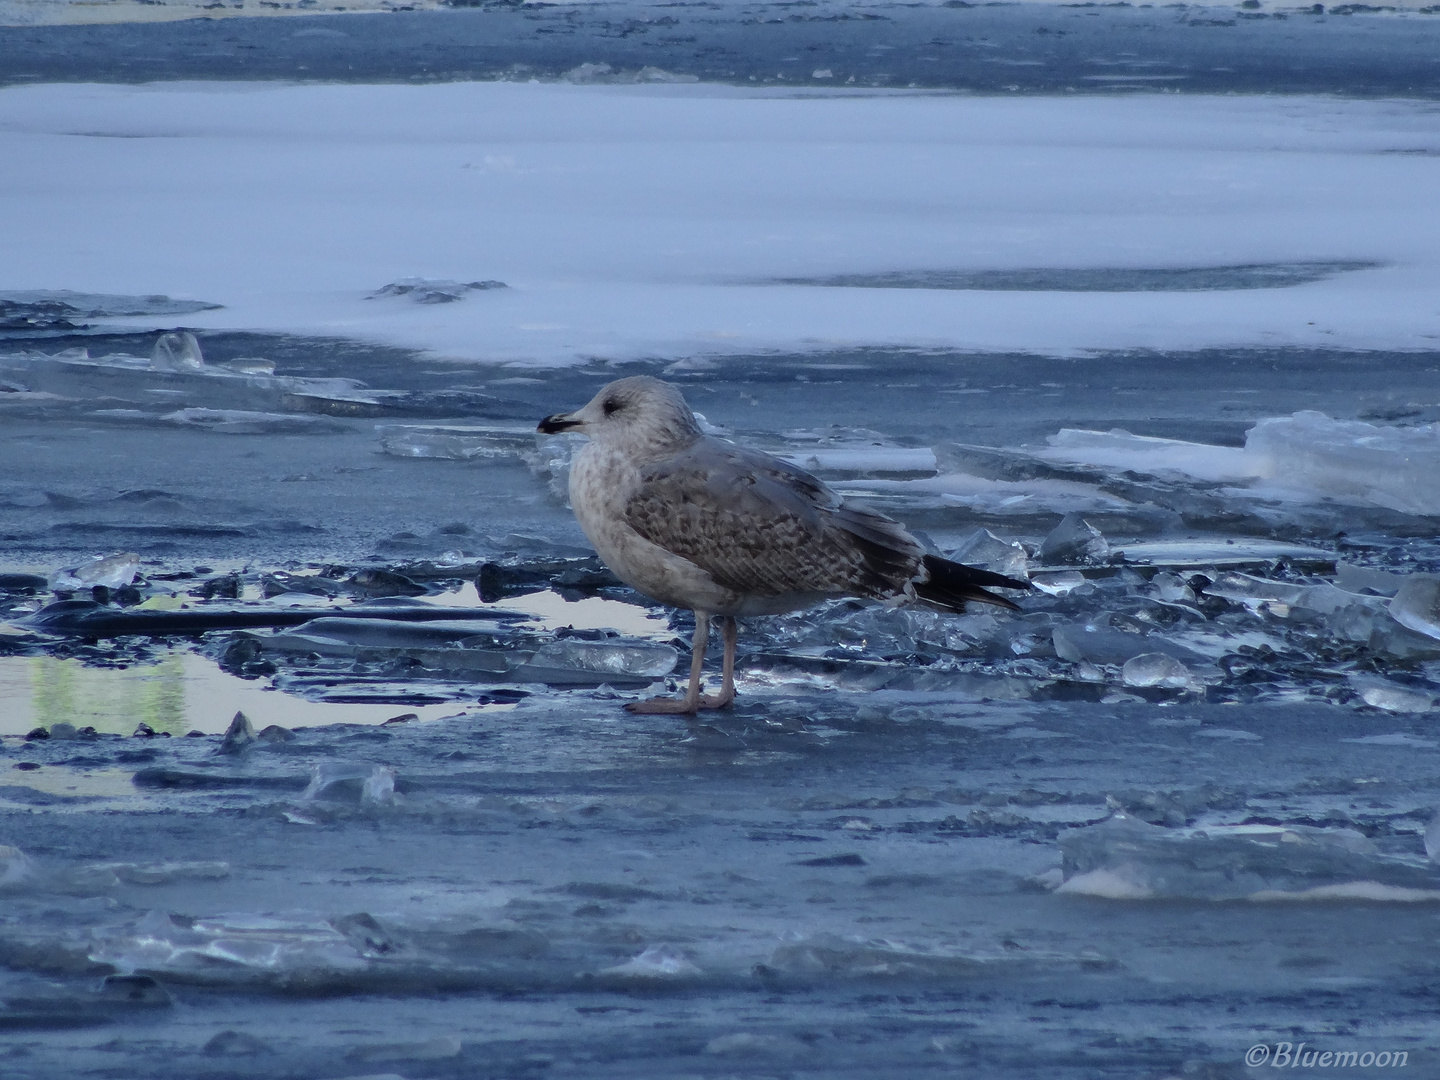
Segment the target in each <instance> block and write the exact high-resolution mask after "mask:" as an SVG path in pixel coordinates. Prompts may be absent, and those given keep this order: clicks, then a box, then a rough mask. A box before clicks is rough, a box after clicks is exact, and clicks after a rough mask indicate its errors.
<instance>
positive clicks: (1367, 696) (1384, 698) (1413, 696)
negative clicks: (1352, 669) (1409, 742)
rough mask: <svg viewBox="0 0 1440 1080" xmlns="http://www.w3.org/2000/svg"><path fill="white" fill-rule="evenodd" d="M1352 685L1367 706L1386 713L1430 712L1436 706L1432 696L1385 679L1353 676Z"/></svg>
mask: <svg viewBox="0 0 1440 1080" xmlns="http://www.w3.org/2000/svg"><path fill="white" fill-rule="evenodd" d="M1350 685H1351V686H1353V687H1355V689H1356V690H1357V691H1358V692H1359V694H1360V700H1361V701H1363V702H1365V704H1366V705H1369V706H1371V707H1373V708H1376V709H1383V710H1385V711H1386V712H1399V713H1413V712H1429V711H1430V709H1431V707H1432V706H1433V705H1434V704H1435V698H1434V696H1433V695H1432V694H1428V693H1426V692H1425V691H1424V690H1420V689H1418V688H1416V687H1413V686H1401V685H1400V684H1399V683H1393V682H1389V681H1388V680H1385V679H1376V678H1371V677H1366V676H1351V678H1350Z"/></svg>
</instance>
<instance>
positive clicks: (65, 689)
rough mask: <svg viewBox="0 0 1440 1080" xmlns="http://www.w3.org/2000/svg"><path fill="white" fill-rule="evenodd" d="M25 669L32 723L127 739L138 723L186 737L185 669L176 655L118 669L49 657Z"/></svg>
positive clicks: (35, 660)
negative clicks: (63, 725)
mask: <svg viewBox="0 0 1440 1080" xmlns="http://www.w3.org/2000/svg"><path fill="white" fill-rule="evenodd" d="M29 666H30V683H31V688H32V689H31V695H30V697H31V700H32V702H33V703H34V723H36V724H40V725H43V726H45V727H49V726H50V725H52V724H56V723H59V722H61V721H64V722H65V723H69V724H74V725H75V726H76V727H77V728H84V727H93V728H94V729H95V730H96V731H100V732H106V733H109V734H113V735H129V734H130V733H131V732H132V731H134V730H135V726H136V725H137V724H139V723H140V722H142V721H143V722H145V723H147V724H149V725H150V726H151V727H152V728H154V729H155V730H156V731H168V732H170V734H172V735H183V734H185V731H186V727H187V725H186V723H185V667H184V664H183V663H182V661H181V658H180V657H179V656H178V655H175V654H173V653H172V654H171V655H169V656H166V657H164V658H163V659H161V660H160V661H159V663H156V664H146V665H144V666H143V667H130V668H123V669H117V668H94V667H86V666H85V665H83V664H82V663H80V661H78V660H61V659H57V658H56V657H53V656H40V657H36V658H34V659H32V660H31V661H30V665H29Z"/></svg>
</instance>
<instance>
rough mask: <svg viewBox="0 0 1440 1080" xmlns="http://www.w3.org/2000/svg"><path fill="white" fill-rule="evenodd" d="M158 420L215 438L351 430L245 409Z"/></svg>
mask: <svg viewBox="0 0 1440 1080" xmlns="http://www.w3.org/2000/svg"><path fill="white" fill-rule="evenodd" d="M110 411H111V412H114V411H115V410H110ZM160 419H161V420H164V421H166V422H167V423H171V424H180V425H182V426H184V427H198V428H203V429H204V430H206V431H213V432H214V433H216V434H217V435H329V434H332V433H335V432H341V431H349V430H350V428H349V426H348V425H346V424H345V423H344V422H343V421H340V420H335V419H333V418H331V417H328V416H314V415H311V414H308V413H307V414H302V415H296V414H294V413H272V412H253V411H250V410H247V409H204V408H199V407H196V408H189V409H176V410H175V411H174V412H169V413H166V414H165V415H163V416H161V417H160Z"/></svg>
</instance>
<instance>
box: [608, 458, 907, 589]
mask: <svg viewBox="0 0 1440 1080" xmlns="http://www.w3.org/2000/svg"><path fill="white" fill-rule="evenodd" d="M625 519H626V521H627V522H628V523H629V525H630V527H631V528H633V529H634V530H635V531H636V532H637V533H639V534H640V535H641V536H643V537H644V538H645V539H647V540H649V541H650V542H651V543H653V544H656V545H658V546H659V547H662V548H664V549H666V550H667V551H671V552H674V553H675V554H677V555H680V556H682V557H683V558H686V559H688V560H690V561H691V562H693V563H694V564H695V565H697V566H699V567H701V568H702V569H703V570H705V571H706V572H707V573H708V574H710V576H711V577H713V578H714V579H715V581H716V582H717V583H718V584H720V585H722V586H724V587H725V588H727V589H732V590H734V591H735V592H737V593H741V594H748V595H754V596H780V595H784V594H788V593H828V594H836V595H850V596H857V595H858V596H869V597H875V598H878V599H888V598H890V597H894V596H897V595H900V594H902V593H904V592H905V591H906V588H907V586H908V585H909V583H910V582H911V581H912V580H914V579H915V578H916V577H917V575H920V576H922V577H923V576H924V575H923V573H922V571H921V559H922V557H923V554H924V553H923V551H922V550H921V548H920V547H919V545H917V544H916V543H915V541H914V540H913V539H911V538H910V536H909V535H908V534H906V532H905V531H904V529H903V528H902V527H901V526H900V525H899V524H897V523H896V522H894V521H891V520H890V519H889V518H886V517H883V516H881V515H879V514H875V513H872V512H871V511H868V510H865V509H862V508H859V507H855V506H852V505H849V504H847V503H845V502H844V501H843V500H841V498H840V497H839V496H838V495H836V494H835V492H833V491H831V490H830V489H829V488H828V487H826V486H825V485H824V484H823V483H821V482H820V481H819V480H817V479H816V478H815V477H813V476H811V475H810V474H809V473H807V472H805V471H804V470H803V469H799V468H796V467H795V466H793V465H790V464H789V463H787V462H784V461H781V460H778V459H776V458H773V457H770V456H769V455H768V454H761V453H757V452H755V451H751V450H746V449H744V448H742V447H739V446H735V445H733V444H730V443H726V442H722V441H720V440H718V439H712V438H700V439H698V440H696V441H695V442H694V443H692V444H691V445H690V446H688V447H686V448H685V449H684V450H681V451H680V452H679V453H677V454H675V455H674V456H673V457H671V458H668V459H667V460H664V461H661V462H658V463H656V464H653V465H651V466H649V467H648V468H645V469H643V470H642V482H641V484H640V486H639V488H638V490H636V491H635V492H634V494H633V495H632V496H631V497H630V499H629V500H628V501H627V502H626V504H625Z"/></svg>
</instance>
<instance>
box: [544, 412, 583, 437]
mask: <svg viewBox="0 0 1440 1080" xmlns="http://www.w3.org/2000/svg"><path fill="white" fill-rule="evenodd" d="M579 426H580V421H578V420H571V419H570V418H569V417H568V416H566V415H565V414H564V413H556V414H555V415H554V416H547V417H545V419H544V420H541V421H540V423H539V424H538V425H537V426H536V428H535V430H536V431H538V432H540V434H542V435H558V434H560V432H562V431H569V430H570V429H571V428H576V427H579Z"/></svg>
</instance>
